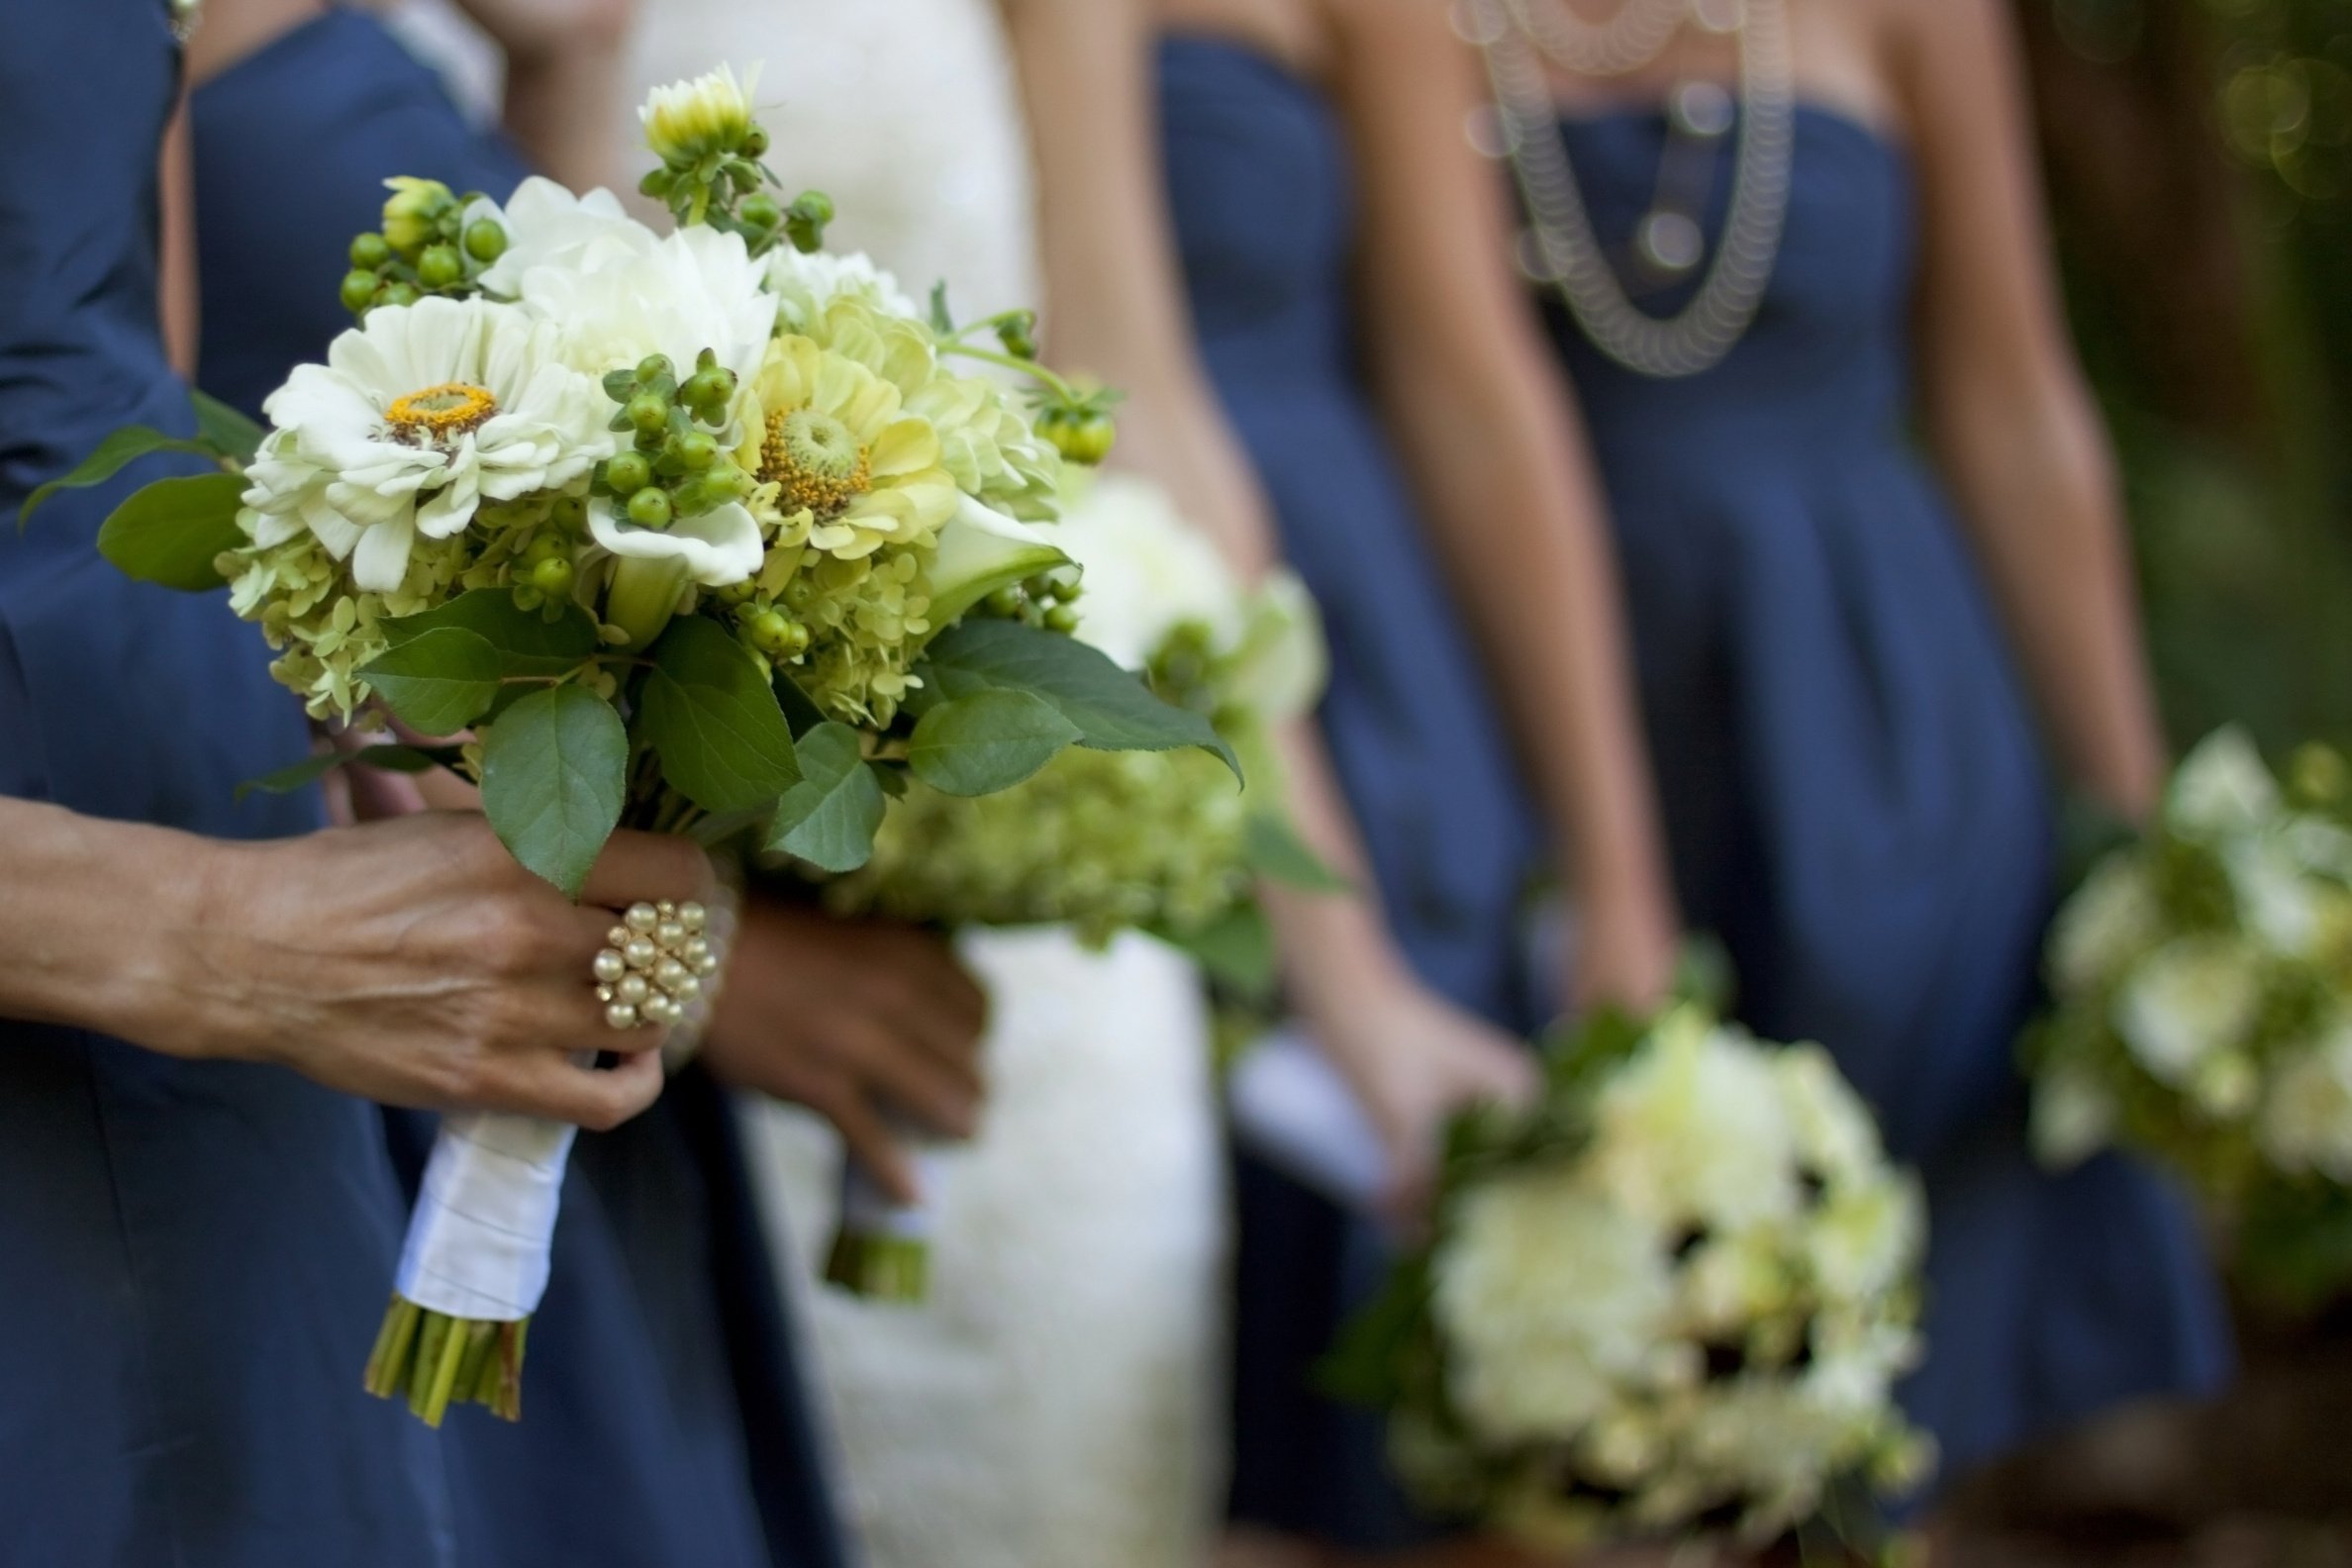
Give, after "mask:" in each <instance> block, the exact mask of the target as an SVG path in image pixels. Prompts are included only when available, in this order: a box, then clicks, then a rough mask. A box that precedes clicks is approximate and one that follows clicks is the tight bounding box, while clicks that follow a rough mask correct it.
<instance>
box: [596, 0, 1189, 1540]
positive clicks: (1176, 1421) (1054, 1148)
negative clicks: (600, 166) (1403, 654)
mask: <svg viewBox="0 0 2352 1568" xmlns="http://www.w3.org/2000/svg"><path fill="white" fill-rule="evenodd" d="M721 60H727V61H732V62H734V63H735V64H736V65H737V66H738V68H739V67H741V66H743V65H745V64H748V63H750V62H752V61H761V62H763V69H762V72H761V75H760V78H759V84H758V90H757V98H758V101H759V105H760V111H761V119H762V122H763V123H764V124H765V125H766V126H767V128H768V130H769V132H770V134H771V136H772V138H773V149H772V151H771V152H770V154H769V156H768V162H769V164H770V166H771V167H773V168H775V169H776V171H777V173H778V174H779V175H780V176H781V177H782V179H783V181H784V182H785V184H786V186H787V187H788V188H790V189H793V190H800V189H804V188H807V189H816V190H822V191H824V192H826V193H827V194H828V195H830V196H831V197H832V198H833V202H834V205H835V207H836V208H837V209H838V212H839V218H838V221H837V222H836V223H835V224H834V225H833V228H832V230H831V231H830V233H829V236H828V245H829V247H830V248H837V249H861V250H865V251H868V252H869V253H871V254H872V255H873V257H874V258H875V260H876V261H877V262H879V263H880V264H881V265H883V266H885V267H887V268H889V269H890V270H892V271H893V272H895V273H896V274H897V275H898V277H899V278H900V280H901V282H902V284H903V285H904V286H905V287H906V289H907V291H908V292H909V293H910V294H912V295H914V296H916V297H918V298H920V297H922V296H923V295H925V294H926V293H928V291H929V290H930V288H931V283H932V282H933V281H934V280H944V281H945V282H946V284H947V287H948V295H949V299H950V301H951V302H952V303H953V305H954V307H955V309H956V312H957V314H958V315H959V316H961V317H966V318H969V317H974V316H981V315H986V314H990V313H992V312H995V311H998V310H1002V309H1007V308H1010V307H1014V306H1021V305H1036V306H1038V307H1040V308H1041V309H1048V308H1049V304H1050V302H1048V301H1044V300H1042V299H1040V297H1039V295H1040V292H1041V279H1040V269H1039V266H1038V263H1037V255H1036V252H1037V235H1036V228H1035V217H1034V211H1035V201H1034V194H1033V191H1032V188H1031V184H1032V182H1031V172H1030V161H1029V145H1028V140H1027V134H1026V129H1025V125H1024V121H1023V117H1022V113H1021V108H1020V102H1021V100H1020V94H1019V88H1018V84H1017V83H1016V81H1015V79H1014V75H1013V67H1012V62H1011V58H1010V54H1009V49H1008V45H1007V39H1006V36H1005V32H1004V26H1003V22H1002V19H1001V18H1000V16H999V13H998V10H997V7H996V5H995V4H993V3H992V0H856V3H855V4H848V3H844V0H642V3H641V4H640V6H639V15H638V19H637V31H636V35H635V38H634V40H633V43H632V46H631V49H630V79H629V80H628V82H627V83H626V84H625V92H624V94H623V97H624V100H625V102H626V103H628V104H630V105H634V104H636V103H637V102H638V101H640V100H641V98H642V96H643V93H644V91H645V90H646V89H647V88H649V87H651V86H653V85H656V84H658V83H661V82H665V81H672V80H676V79H678V78H681V77H685V76H691V75H696V74H699V73H701V72H703V71H705V70H708V69H710V68H711V67H712V66H713V65H714V64H715V63H717V62H719V61H721ZM623 134H626V135H627V136H628V137H629V138H630V139H631V140H632V141H633V142H634V140H635V138H636V135H637V126H636V121H635V116H634V112H633V113H632V114H631V116H630V119H629V123H628V125H627V126H626V128H625V131H624V133H623ZM642 161H643V160H642V159H641V158H637V159H633V160H632V161H631V162H630V164H629V165H628V166H629V167H631V168H632V169H635V168H638V167H641V166H642ZM964 953H965V957H966V959H967V961H968V962H969V963H970V964H971V966H972V967H973V969H974V971H975V972H976V973H977V974H978V975H979V977H980V978H981V979H982V980H983V981H984V982H985V984H986V985H987V987H988V990H989V993H990V997H991V1008H992V1023H991V1027H990V1030H989V1036H988V1039H987V1041H986V1044H985V1046H984V1059H985V1067H986V1072H987V1077H988V1082H989V1102H988V1108H987V1111H986V1113H985V1118H984V1123H983V1128H982V1131H981V1133H980V1135H979V1137H978V1138H977V1140H976V1141H974V1142H973V1143H971V1144H970V1145H968V1146H965V1147H963V1148H960V1149H957V1150H954V1151H952V1152H950V1153H948V1154H946V1155H944V1156H942V1157H941V1160H940V1164H941V1166H942V1167H943V1169H944V1171H945V1180H944V1184H943V1187H944V1190H943V1193H942V1196H941V1200H940V1202H939V1203H938V1205H937V1212H936V1216H935V1223H936V1236H935V1240H934V1241H933V1244H932V1281H931V1298H930V1300H929V1302H928V1303H927V1304H925V1305H923V1306H921V1307H915V1308H908V1307H901V1306H885V1305H875V1304H870V1303H866V1302H863V1301H859V1300H854V1299H851V1298H848V1297H845V1296H842V1295H840V1294H838V1293H835V1292H833V1291H832V1290H830V1289H828V1288H826V1287H824V1286H823V1285H821V1284H816V1283H815V1276H816V1271H817V1270H818V1268H819V1267H820V1265H821V1262H822V1251H823V1248H824V1247H825V1244H826V1242H827V1240H828V1238H829V1237H830V1236H831V1234H832V1230H833V1201H834V1195H835V1190H836V1187H837V1182H838V1172H839V1161H840V1153H839V1144H838V1141H837V1139H835V1138H834V1137H833V1134H832V1133H831V1131H830V1130H829V1129H828V1128H827V1127H825V1126H824V1125H823V1124H822V1123H820V1122H819V1121H817V1120H816V1119H815V1118H814V1117H811V1116H809V1115H807V1114H805V1113H802V1112H798V1111H795V1110H792V1109H788V1108H784V1107H780V1106H776V1105H773V1104H768V1103H761V1104H758V1105H756V1106H750V1105H747V1107H746V1112H745V1115H746V1118H747V1121H748V1123H749V1125H750V1128H751V1134H752V1139H753V1147H754V1150H755V1151H756V1153H757V1155H758V1156H759V1159H758V1164H759V1168H760V1177H761V1180H762V1183H763V1185H764V1186H765V1188H766V1189H767V1190H766V1191H765V1192H764V1193H763V1195H762V1196H763V1198H764V1199H766V1200H767V1203H768V1208H769V1212H770V1214H771V1216H772V1217H773V1218H774V1219H775V1220H776V1222H777V1225H778V1232H779V1234H781V1235H787V1236H789V1238H790V1246H791V1250H792V1252H793V1253H794V1255H796V1256H797V1258H798V1259H799V1261H800V1263H801V1265H802V1267H801V1269H800V1270H799V1271H798V1273H797V1279H796V1282H795V1287H794V1288H795V1290H796V1291H797V1292H798V1293H799V1294H800V1295H801V1297H802V1298H803V1299H802V1300H801V1301H800V1302H799V1303H797V1304H796V1305H797V1310H798V1312H799V1314H800V1316H801V1318H802V1321H803V1322H805V1323H808V1324H810V1325H811V1328H812V1332H813V1336H814V1338H815V1340H816V1348H817V1351H818V1357H817V1359H818V1361H819V1362H820V1364H821V1365H822V1367H823V1369H824V1378H825V1382H826V1384H827V1392H828V1394H829V1395H830V1404H831V1407H832V1414H833V1421H834V1426H835V1430H836V1431H837V1433H838V1436H839V1442H840V1447H841V1455H842V1472H843V1474H842V1481H843V1490H844V1493H845V1496H846V1498H847V1500H848V1506H849V1510H850V1513H851V1516H852V1517H851V1523H852V1525H853V1528H854V1530H855V1532H856V1533H857V1534H858V1535H859V1536H860V1537H861V1538H862V1540H863V1543H864V1545H865V1547H866V1550H867V1552H868V1554H869V1556H870V1559H871V1561H872V1563H873V1564H874V1565H875V1568H1064V1565H1066V1568H1105V1565H1112V1564H1116V1565H1119V1568H1159V1565H1168V1568H1177V1565H1188V1564H1195V1563H1199V1562H1202V1561H1205V1560H1206V1558H1207V1555H1208V1551H1209V1546H1210V1542H1211V1540H1212V1538H1213V1534H1214V1530H1215V1524H1216V1518H1217V1514H1218V1502H1219V1494H1220V1483H1221V1481H1222V1475H1221V1473H1220V1469H1219V1464H1218V1460H1217V1457H1216V1456H1217V1454H1218V1453H1219V1451H1220V1448H1221V1443H1220V1442H1219V1440H1218V1434H1219V1430H1220V1424H1221V1417H1222V1411H1223V1401H1224V1395H1223V1389H1224V1384H1223V1379H1222V1375H1221V1374H1222V1355H1223V1340H1222V1332H1221V1323H1222V1307H1221V1305H1220V1303H1221V1287H1222V1283H1223V1279H1222V1270H1223V1266H1224V1261H1225V1220H1224V1215H1225V1207H1224V1201H1223V1193H1222V1186H1221V1183H1222V1163H1221V1160H1220V1156H1219V1152H1218V1145H1217V1133H1216V1128H1215V1123H1214V1101H1213V1091H1212V1086H1211V1080H1210V1060H1209V1054H1210V1053H1209V1045H1208V1030H1207V1022H1206V1018H1205V1014H1204V1010H1203V1005H1202V999H1201V994H1200V987H1199V983H1198V980H1197V978H1196V976H1195V974H1194V972H1193V970H1192V969H1191V967H1190V965H1189V964H1188V963H1187V962H1185V961H1184V960H1183V959H1181V958H1179V957H1178V956H1177V955H1176V954H1175V953H1173V952H1172V951H1170V950H1169V949H1167V948H1165V947H1162V946H1160V945H1159V944H1157V943H1155V942H1152V941H1150V940H1147V939H1145V938H1142V937H1128V938H1126V939H1123V940H1122V941H1120V942H1118V943H1117V944H1115V945H1114V946H1113V947H1112V948H1111V950H1110V951H1108V952H1106V953H1102V954H1099V955H1098V954H1091V953H1088V952H1085V951H1083V950H1082V949H1080V948H1079V946H1078V945H1077V944H1076V943H1075V942H1074V941H1073V940H1072V939H1071V938H1070V937H1069V936H1068V935H1067V934H1065V933H1063V932H1061V931H1042V930H1041V931H1021V932H1000V933H991V934H987V935H981V936H976V937H974V938H971V939H970V940H968V941H967V942H966V943H965V946H964Z"/></svg>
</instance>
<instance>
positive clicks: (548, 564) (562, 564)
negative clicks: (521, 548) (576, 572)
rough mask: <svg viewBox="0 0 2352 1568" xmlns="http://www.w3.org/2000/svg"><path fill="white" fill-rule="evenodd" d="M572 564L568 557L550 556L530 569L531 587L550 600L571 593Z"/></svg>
mask: <svg viewBox="0 0 2352 1568" xmlns="http://www.w3.org/2000/svg"><path fill="white" fill-rule="evenodd" d="M571 585H572V563H571V557H570V556H568V555H550V556H548V557H547V558H546V559H545V560H543V561H539V563H537V564H536V565H534V566H533V567H532V568H531V586H532V587H534V588H537V589H538V590H539V592H540V593H543V594H546V595H547V596H548V597H550V598H552V597H554V596H555V595H557V594H567V593H570V592H571Z"/></svg>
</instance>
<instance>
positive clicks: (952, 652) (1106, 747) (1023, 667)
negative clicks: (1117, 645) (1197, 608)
mask: <svg viewBox="0 0 2352 1568" xmlns="http://www.w3.org/2000/svg"><path fill="white" fill-rule="evenodd" d="M921 671H922V674H923V678H924V681H925V682H926V684H927V685H928V686H929V687H930V689H931V691H932V692H933V693H935V695H936V696H937V697H939V698H944V699H947V700H948V701H954V700H957V699H960V698H965V697H969V696H972V695H974V694H976V693H979V692H988V691H1013V692H1027V693H1029V694H1030V695H1033V696H1035V697H1038V698H1041V699H1043V700H1044V701H1045V702H1047V703H1049V704H1050V705H1052V707H1053V708H1054V710H1055V711H1056V712H1058V713H1059V714H1060V715H1061V716H1062V717H1063V718H1064V719H1067V720H1068V721H1069V722H1070V723H1071V724H1072V725H1074V726H1076V727H1077V730H1078V734H1079V743H1080V744H1081V745H1085V746H1090V747H1092V748H1094V749H1095V750H1098V751H1168V750H1173V749H1175V748H1176V747H1178V746H1199V747H1200V748H1201V749H1203V750H1205V751H1208V752H1210V753H1212V754H1214V755H1215V756H1217V757H1218V758H1219V759H1220V760H1222V761H1223V762H1224V763H1225V766H1226V767H1228V768H1231V769H1232V770H1233V777H1235V778H1236V779H1238V778H1239V777H1241V763H1240V760H1239V759H1238V758H1236V757H1235V756H1234V755H1233V749H1232V747H1231V746H1229V745H1227V744H1225V739H1224V737H1223V736H1221V735H1218V733H1217V730H1216V727H1215V726H1213V725H1211V724H1210V723H1209V721H1208V719H1207V718H1206V717H1204V716H1203V715H1201V714H1197V713H1194V712H1192V711H1191V710H1190V709H1187V708H1177V707H1174V706H1172V705H1170V704H1168V703H1164V702H1162V701H1160V700H1159V699H1158V698H1157V697H1155V696H1153V695H1152V694H1151V691H1150V688H1148V687H1146V686H1145V685H1144V684H1143V683H1142V682H1141V681H1140V680H1138V679H1136V678H1135V677H1134V676H1133V675H1131V674H1129V673H1128V672H1127V671H1126V670H1123V669H1121V668H1120V667H1119V666H1118V665H1117V664H1115V663H1113V662H1112V661H1111V660H1110V658H1109V657H1108V656H1106V655H1105V654H1104V653H1103V652H1102V651H1101V650H1099V649H1097V648H1093V647H1089V646H1088V645H1087V644H1086V643H1084V642H1080V641H1078V640H1077V639H1076V638H1074V637H1063V636H1062V635H1060V634H1059V633H1055V632H1047V631H1044V630H1042V629H1040V628H1036V627H1028V626H1023V625H1022V624H1021V623H1020V622H1018V621H966V622H964V623H962V624H961V625H958V626H953V627H950V628H948V629H947V630H946V631H945V632H942V633H940V634H939V635H938V636H937V637H934V638H932V639H931V645H930V647H929V648H927V649H926V650H925V653H924V661H923V664H922V666H921Z"/></svg>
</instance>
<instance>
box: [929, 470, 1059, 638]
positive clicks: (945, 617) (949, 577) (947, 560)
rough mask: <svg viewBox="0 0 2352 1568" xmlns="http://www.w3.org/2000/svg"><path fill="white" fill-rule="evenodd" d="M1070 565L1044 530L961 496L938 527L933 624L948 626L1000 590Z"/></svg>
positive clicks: (932, 587)
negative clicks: (949, 514)
mask: <svg viewBox="0 0 2352 1568" xmlns="http://www.w3.org/2000/svg"><path fill="white" fill-rule="evenodd" d="M1069 564H1070V557H1069V555H1068V553H1067V552H1065V551H1064V550H1063V549H1062V548H1061V546H1060V545H1058V544H1056V543H1055V542H1054V541H1053V540H1052V539H1049V538H1047V536H1046V534H1045V533H1044V532H1043V531H1041V530H1038V529H1033V528H1030V527H1029V525H1028V524H1026V523H1016V522H1015V521H1013V519H1011V518H1009V517H1007V516H1005V515H1004V514H1003V513H1002V512H998V511H994V510H992V509H991V508H989V507H986V506H983V505H981V504H980V503H979V502H978V501H975V500H973V499H972V498H971V497H970V496H963V497H961V504H960V505H959V506H957V507H956V509H955V515H954V516H953V517H950V518H949V519H948V520H947V521H946V523H944V524H943V525H941V527H940V529H939V543H938V552H937V553H936V554H935V555H934V556H932V558H931V572H930V577H931V624H932V625H933V626H939V627H944V626H952V625H953V624H954V623H955V620H956V618H957V617H958V616H960V615H962V614H963V613H964V612H965V611H967V610H969V609H971V608H972V606H974V605H976V604H978V603H979V602H980V601H981V600H983V599H985V598H987V597H988V596H989V595H990V594H992V593H995V592H996V591H997V590H998V589H1000V588H1010V587H1011V586H1013V584H1015V583H1017V582H1021V581H1023V580H1024V579H1027V578H1029V577H1034V576H1036V575H1037V574H1038V573H1039V572H1046V571H1052V570H1054V569H1056V568H1057V567H1063V566H1067V565H1069Z"/></svg>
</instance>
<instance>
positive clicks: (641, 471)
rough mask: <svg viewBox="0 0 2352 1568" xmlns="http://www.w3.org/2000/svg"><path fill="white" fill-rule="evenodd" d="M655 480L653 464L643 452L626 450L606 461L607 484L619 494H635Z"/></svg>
mask: <svg viewBox="0 0 2352 1568" xmlns="http://www.w3.org/2000/svg"><path fill="white" fill-rule="evenodd" d="M652 482H653V465H652V464H651V463H649V462H647V461H645V454H644V453H643V452H635V451H625V452H621V453H619V454H618V455H616V456H613V457H611V458H609V459H607V460H606V462H605V485H606V487H607V488H608V489H610V490H611V491H612V492H613V494H615V495H617V496H633V495H636V494H637V492H638V491H639V490H642V489H644V488H645V486H647V485H649V484H651V483H652Z"/></svg>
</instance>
